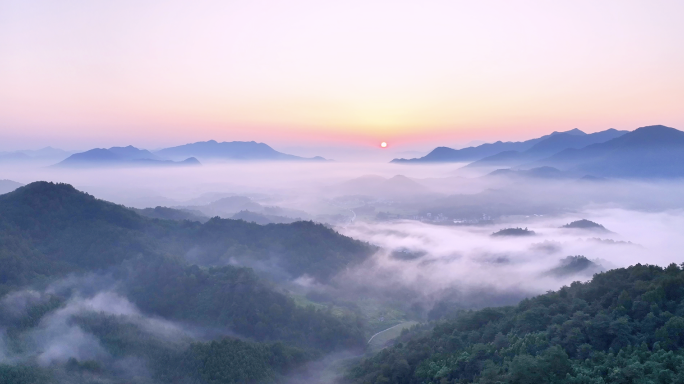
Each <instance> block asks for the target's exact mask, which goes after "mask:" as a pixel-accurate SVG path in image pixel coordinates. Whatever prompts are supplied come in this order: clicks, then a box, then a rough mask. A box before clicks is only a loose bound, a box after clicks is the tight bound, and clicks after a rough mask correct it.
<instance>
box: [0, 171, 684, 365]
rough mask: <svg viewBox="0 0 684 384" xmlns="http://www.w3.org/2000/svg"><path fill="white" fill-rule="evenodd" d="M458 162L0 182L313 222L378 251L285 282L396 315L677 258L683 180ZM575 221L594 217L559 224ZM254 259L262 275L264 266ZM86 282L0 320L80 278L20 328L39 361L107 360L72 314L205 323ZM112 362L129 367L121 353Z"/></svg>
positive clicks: (30, 294) (165, 329)
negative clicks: (507, 169)
mask: <svg viewBox="0 0 684 384" xmlns="http://www.w3.org/2000/svg"><path fill="white" fill-rule="evenodd" d="M461 167H462V164H446V165H445V164H440V165H429V166H402V165H397V164H377V163H374V164H362V163H342V162H325V163H224V164H205V165H204V166H202V167H188V168H97V169H95V168H91V169H79V170H69V169H59V168H52V167H42V168H37V167H33V168H31V167H24V168H14V169H9V168H7V169H3V170H2V173H1V174H0V179H7V180H13V181H16V182H19V183H23V184H27V183H30V182H33V181H37V180H46V181H54V182H64V183H69V184H72V185H74V186H75V187H76V188H77V189H79V190H82V191H85V192H88V193H90V194H92V195H94V196H96V197H98V198H101V199H103V200H108V201H112V202H115V203H118V204H122V205H125V206H128V207H133V208H138V209H143V208H153V207H156V206H165V207H171V208H175V209H178V210H182V211H183V212H186V213H189V214H192V215H193V216H192V217H193V218H197V219H198V220H202V219H205V220H206V219H208V218H209V217H211V216H215V215H218V216H221V217H225V218H231V217H234V215H240V214H243V215H244V214H245V211H250V212H252V213H255V214H259V215H261V216H259V217H260V218H259V220H263V221H264V222H260V224H265V223H268V222H275V223H277V222H291V221H294V220H298V219H305V220H314V221H319V222H323V223H325V224H327V225H329V226H331V227H333V228H335V229H336V230H337V231H339V232H340V233H342V234H344V235H347V236H350V237H353V238H355V239H359V240H362V241H365V242H368V243H371V244H374V245H376V246H378V247H379V248H378V249H379V250H378V251H377V253H375V254H374V255H373V256H372V257H371V258H370V259H368V260H366V261H365V262H363V263H362V264H360V265H356V266H353V267H351V268H348V269H347V270H345V271H343V272H342V273H340V274H338V275H337V276H335V277H334V278H332V279H331V280H330V281H316V280H315V279H313V278H311V277H309V276H289V277H288V278H290V281H288V282H285V287H286V288H287V289H289V290H292V291H293V292H296V293H297V294H305V295H307V297H309V298H310V299H312V300H316V298H319V299H321V300H322V301H327V302H333V303H340V302H345V301H347V302H349V301H351V302H355V301H361V300H362V299H363V300H376V302H380V301H383V300H386V301H388V302H393V304H391V305H388V307H392V308H394V309H400V310H402V311H404V313H405V314H406V317H404V319H406V318H412V319H414V320H418V321H420V320H425V319H428V318H431V315H430V312H431V311H432V310H433V308H435V307H436V305H438V304H440V303H444V302H448V303H450V305H452V306H453V307H456V308H477V307H483V306H489V305H505V304H513V303H515V302H517V301H518V300H520V299H522V298H524V297H528V296H531V295H535V294H539V293H543V292H545V291H547V290H553V289H557V288H559V287H561V286H563V285H567V284H570V283H572V282H573V281H577V280H582V281H584V280H588V279H590V278H591V276H592V274H593V273H596V272H599V271H601V270H606V269H610V268H615V267H624V266H628V265H632V264H636V263H642V264H645V263H648V264H658V265H662V266H664V265H667V264H669V263H671V262H675V263H680V262H681V261H682V260H681V254H680V250H681V249H683V248H684V238H683V237H682V236H681V233H683V232H684V211H683V210H682V209H681V207H683V206H684V183H683V182H680V181H656V180H649V181H625V180H604V179H601V180H598V179H596V180H585V179H581V180H580V179H578V178H577V177H554V178H541V177H528V176H520V175H504V176H501V175H499V176H492V175H487V171H479V173H473V171H468V173H464V171H463V170H462V169H461ZM239 217H247V220H250V219H249V217H251V216H239ZM581 219H586V220H590V221H591V222H593V223H597V224H598V225H599V226H597V224H593V223H592V224H591V225H592V226H593V227H591V226H590V227H589V228H563V226H564V225H566V224H569V223H571V222H575V221H578V220H581ZM288 220H289V221H288ZM601 226H602V227H601ZM505 229H509V231H508V232H507V231H504V232H501V233H499V235H497V236H495V235H494V233H496V232H498V231H500V230H505ZM575 256H583V258H578V257H575ZM186 257H189V255H186ZM228 262H231V263H232V262H235V260H233V259H231V260H226V263H228ZM250 266H252V267H255V265H250ZM255 268H256V269H257V270H259V268H261V269H262V271H260V272H259V273H262V274H264V271H267V272H265V274H266V275H268V273H270V272H268V271H269V268H270V267H268V266H266V267H264V266H261V267H259V266H256V267H255ZM272 269H275V268H272ZM271 272H272V271H271ZM273 273H275V272H273ZM281 273H282V271H281ZM272 277H273V276H272ZM88 278H89V277H88V276H81V277H78V278H77V280H73V279H76V278H75V277H70V278H67V279H64V280H62V281H61V282H57V283H53V284H52V285H51V286H50V287H48V288H47V290H46V291H44V292H43V291H36V290H34V289H33V288H31V289H27V290H24V291H18V292H14V293H12V294H10V295H7V296H5V297H4V298H3V299H2V302H0V306H2V307H3V308H4V311H5V313H6V315H7V316H11V313H12V311H21V310H22V308H23V307H25V306H26V302H29V301H40V300H43V299H44V297H45V294H46V292H47V291H48V290H51V289H52V290H55V289H62V288H60V287H63V286H69V284H71V286H77V287H78V289H76V290H75V291H73V292H72V293H70V294H69V295H66V296H67V297H69V301H68V302H67V304H66V305H64V306H63V307H61V308H60V309H58V310H56V311H55V312H53V313H51V314H49V315H48V317H46V318H45V319H43V321H42V323H41V327H40V328H39V330H38V331H36V332H33V333H31V334H29V336H28V337H29V338H32V339H31V340H32V341H31V340H29V341H30V342H31V343H32V345H33V347H34V348H35V353H36V354H37V360H38V362H39V363H40V364H44V365H47V364H50V363H51V362H53V361H65V360H66V359H68V358H70V357H76V358H78V359H90V358H96V359H100V360H101V359H111V356H107V355H106V352H104V350H103V349H102V348H101V347H100V346H99V345H98V342H97V340H96V339H95V338H93V337H92V336H91V335H90V334H88V333H87V332H84V331H83V330H82V329H81V328H80V327H79V326H78V325H76V324H75V323H74V321H73V319H74V318H77V317H79V316H80V317H82V316H86V315H87V314H88V313H105V314H111V315H117V316H120V318H121V319H123V320H125V322H130V323H134V324H136V325H137V326H138V327H139V328H141V329H144V330H145V332H148V333H149V334H150V335H151V336H149V337H155V338H159V339H160V340H163V341H164V342H172V343H181V344H184V343H188V342H189V340H196V339H198V338H200V339H201V338H202V336H201V335H202V334H206V332H208V331H207V330H196V329H195V330H192V329H190V328H188V327H187V326H182V325H179V324H174V323H171V322H168V321H166V320H163V319H155V318H151V317H146V316H145V315H143V314H141V313H140V311H138V310H137V309H136V308H135V307H134V306H133V305H132V304H131V303H130V302H128V301H127V300H126V299H125V298H123V297H121V296H119V295H118V294H117V285H116V284H117V283H116V282H114V281H112V282H107V281H99V282H98V284H95V285H94V287H91V288H87V289H86V288H84V287H88V286H89V284H88ZM91 278H92V277H91ZM101 278H102V277H101V276H100V277H98V279H101ZM78 279H80V280H78ZM74 281H77V282H76V283H74ZM280 282H282V279H281V281H280ZM74 284H75V285H74ZM22 303H24V304H22ZM397 303H399V304H397ZM22 305H23V307H22ZM383 313H384V312H383ZM368 316H369V317H372V316H376V314H374V313H373V314H370V315H368ZM377 317H378V318H380V321H382V318H381V317H380V315H377ZM381 326H382V325H378V327H381ZM160 332H162V333H163V334H160ZM212 332H213V333H214V334H229V332H230V330H219V331H216V330H213V331H212ZM171 334H175V336H173V337H171V336H170V335H171ZM0 335H2V332H0ZM3 343H4V341H3V340H2V338H0V361H5V362H8V361H10V360H12V361H16V360H17V359H21V357H17V356H13V357H11V358H10V357H8V356H6V355H5V353H4V350H5V348H4V347H3ZM117 364H120V365H121V366H122V367H125V368H122V370H127V371H131V370H133V368H131V367H132V365H134V364H133V362H129V361H119V362H117ZM135 369H137V370H138V371H141V372H142V371H144V369H145V368H144V366H140V367H137V368H135ZM141 374H143V375H144V372H143V373H141Z"/></svg>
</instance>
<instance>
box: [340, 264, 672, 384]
mask: <svg viewBox="0 0 684 384" xmlns="http://www.w3.org/2000/svg"><path fill="white" fill-rule="evenodd" d="M433 325H434V326H433V328H432V330H431V331H426V330H425V329H416V330H414V331H412V332H411V333H409V334H406V335H402V336H401V337H400V339H399V341H400V342H399V343H398V344H397V345H395V346H394V347H393V348H390V349H386V350H384V351H382V352H380V353H379V354H378V355H376V356H374V357H372V358H369V359H366V360H364V361H362V362H361V363H360V364H359V365H357V366H356V367H354V368H353V369H352V370H351V371H350V373H349V374H348V377H347V379H348V380H349V381H351V382H356V383H382V382H388V383H440V384H441V383H469V382H478V383H567V384H575V383H597V384H598V383H601V384H604V383H678V382H684V271H682V270H681V269H680V268H679V267H678V266H677V265H675V264H671V265H670V266H668V267H667V268H664V269H663V268H660V267H657V266H652V265H640V264H637V265H635V266H632V267H629V268H622V269H616V270H612V271H609V272H605V273H601V274H597V275H595V276H594V279H593V280H592V281H591V282H589V283H585V284H582V283H579V282H575V283H573V284H572V285H571V286H570V287H563V288H562V289H560V290H559V291H557V292H550V293H547V294H545V295H541V296H538V297H535V298H532V299H527V300H523V301H522V302H521V303H520V304H519V305H517V306H515V307H501V308H486V309H483V310H480V311H461V312H460V313H458V315H457V316H455V317H454V318H452V319H449V320H444V321H439V322H436V323H434V324H433ZM406 364H408V369H407V367H406Z"/></svg>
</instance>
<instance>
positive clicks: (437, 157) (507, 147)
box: [392, 128, 587, 163]
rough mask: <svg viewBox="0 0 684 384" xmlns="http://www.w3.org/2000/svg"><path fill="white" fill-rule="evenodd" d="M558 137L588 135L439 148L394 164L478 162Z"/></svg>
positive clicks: (574, 132) (575, 133)
mask: <svg viewBox="0 0 684 384" xmlns="http://www.w3.org/2000/svg"><path fill="white" fill-rule="evenodd" d="M556 135H564V136H580V137H581V136H585V135H587V134H586V133H584V132H582V131H580V130H579V129H577V128H575V129H572V130H569V131H566V132H553V133H551V134H549V135H545V136H542V137H538V138H536V139H531V140H527V141H515V142H511V141H509V142H503V141H497V142H495V143H487V144H482V145H478V146H477V147H468V148H463V149H453V148H448V147H437V148H435V149H434V150H432V152H430V153H428V154H427V155H425V156H424V157H420V158H415V159H394V160H392V163H440V162H442V163H457V162H468V161H476V160H479V159H482V158H485V157H487V156H493V155H496V154H499V153H501V152H505V151H516V152H523V151H526V150H528V149H530V148H532V147H533V146H534V145H535V144H537V143H539V142H541V141H543V140H546V139H548V138H551V137H553V136H556Z"/></svg>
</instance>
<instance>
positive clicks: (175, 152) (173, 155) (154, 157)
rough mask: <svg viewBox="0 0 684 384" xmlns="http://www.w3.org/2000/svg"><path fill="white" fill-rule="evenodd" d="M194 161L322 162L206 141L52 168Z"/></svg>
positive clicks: (120, 150)
mask: <svg viewBox="0 0 684 384" xmlns="http://www.w3.org/2000/svg"><path fill="white" fill-rule="evenodd" d="M20 155H22V156H25V155H23V154H20ZM198 158H199V159H202V160H203V161H204V160H242V161H255V160H261V161H326V159H324V158H322V157H320V156H316V157H312V158H305V157H299V156H294V155H288V154H285V153H281V152H278V151H276V150H275V149H273V148H271V147H269V146H268V145H266V144H264V143H257V142H254V141H232V142H222V143H219V142H216V141H214V140H210V141H200V142H197V143H191V144H185V145H181V146H178V147H171V148H165V149H161V150H159V151H156V152H154V153H152V152H150V151H148V150H146V149H138V148H136V147H134V146H132V145H129V146H127V147H112V148H107V149H105V148H95V149H91V150H89V151H85V152H80V153H75V154H73V155H71V156H69V157H68V158H66V159H65V160H63V161H61V162H60V163H58V164H56V165H57V166H60V167H88V166H188V165H201V163H200V161H199V160H198Z"/></svg>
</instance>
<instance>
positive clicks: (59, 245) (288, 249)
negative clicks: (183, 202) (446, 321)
mask: <svg viewBox="0 0 684 384" xmlns="http://www.w3.org/2000/svg"><path fill="white" fill-rule="evenodd" d="M372 252H374V248H373V247H371V246H369V245H367V244H365V243H361V242H358V241H356V240H353V239H350V238H347V237H344V236H342V235H340V234H338V233H336V232H335V231H333V230H331V229H330V228H328V227H325V226H323V225H320V224H315V223H313V222H296V223H292V224H271V225H265V226H260V225H257V224H254V223H248V222H245V221H242V220H228V219H220V218H212V219H210V220H209V221H207V222H206V223H199V222H193V221H188V220H181V221H178V220H176V221H174V220H163V219H151V218H147V217H143V216H140V215H139V214H138V213H136V212H135V211H133V210H130V209H128V208H125V207H122V206H119V205H115V204H112V203H108V202H105V201H102V200H98V199H96V198H94V197H92V196H90V195H88V194H85V193H82V192H79V191H77V190H76V189H74V188H73V187H71V186H70V185H67V184H53V183H46V182H37V183H32V184H29V185H27V186H25V187H22V188H19V189H17V190H16V191H14V192H11V193H8V194H5V195H2V196H0V265H2V268H0V331H1V332H0V357H3V356H4V357H5V358H3V360H4V361H8V359H9V361H14V362H16V363H19V362H20V363H21V364H9V365H8V364H5V365H0V383H41V382H46V383H47V382H69V383H72V382H84V383H85V382H99V380H105V381H113V382H163V383H169V382H177V383H186V382H187V383H247V382H269V381H277V380H278V379H279V378H280V377H282V375H284V374H286V373H287V372H290V371H292V370H295V369H298V367H301V366H302V364H304V363H305V362H307V361H309V360H311V359H313V358H317V357H319V356H321V355H322V354H324V353H328V352H332V351H338V350H357V351H362V350H363V348H364V347H365V338H364V324H363V321H362V320H361V318H360V317H359V316H357V315H356V314H355V313H353V312H351V311H345V312H343V313H339V311H337V312H336V313H333V312H332V311H331V310H330V309H327V308H325V307H322V306H318V307H314V306H313V305H308V306H305V305H301V304H297V303H296V302H295V301H294V300H293V298H291V297H290V296H289V295H288V294H287V292H284V291H282V290H281V289H279V288H278V287H277V286H275V285H274V284H272V283H270V282H269V281H268V280H267V279H264V278H262V277H260V276H258V275H257V274H256V273H255V272H254V271H253V270H252V269H250V268H247V267H241V266H237V265H233V264H236V263H234V262H233V263H232V264H231V265H227V264H228V263H227V261H228V259H231V260H233V261H234V260H240V259H241V260H246V261H250V260H252V261H254V260H257V261H259V260H268V261H273V262H274V263H275V264H276V265H278V266H279V267H280V268H281V269H282V270H284V271H286V272H288V273H291V274H292V275H293V276H298V275H302V274H308V275H309V276H312V277H314V278H325V277H327V276H330V275H331V274H334V273H336V272H337V271H338V270H339V269H341V268H345V267H346V266H348V265H351V264H353V263H355V262H359V261H362V260H364V259H365V258H366V257H368V256H369V255H370V254H371V253H372ZM60 279H61V280H60ZM55 284H57V285H55ZM70 284H71V285H70ZM97 292H105V293H107V294H110V295H114V297H116V298H119V299H118V300H119V302H113V303H111V304H107V303H106V304H105V306H108V305H109V306H114V307H116V306H117V305H118V306H121V305H123V307H124V309H123V311H124V312H126V311H128V312H130V310H128V309H126V308H128V307H127V305H130V304H128V303H129V302H130V303H131V304H132V305H135V308H136V310H139V311H140V313H137V312H133V313H125V314H122V315H117V314H112V313H105V312H102V313H96V312H92V311H85V312H83V311H82V310H80V309H79V308H80V307H79V305H81V304H80V303H82V302H83V300H85V298H87V297H92V296H93V295H94V294H96V293H97ZM122 303H123V304H122ZM114 312H116V311H114ZM74 327H76V328H74ZM169 327H170V329H172V330H173V331H172V332H170V333H169V334H166V333H163V332H162V333H160V332H161V331H162V330H164V329H166V328H169ZM70 332H71V333H70ZM73 332H76V336H74V334H73ZM60 333H65V334H68V335H70V336H71V337H72V338H71V339H69V340H74V342H75V343H76V346H68V345H67V346H65V345H63V344H60V342H59V340H60V339H59V336H60ZM93 337H94V339H92V338H93ZM46 339H49V340H51V343H52V344H50V345H44V344H45V343H46V342H45V341H44V340H46ZM55 340H56V341H55ZM79 340H80V341H79ZM79 342H81V343H85V345H79V344H78V343H79ZM64 348H67V349H68V348H72V349H74V352H73V353H74V354H75V355H79V354H80V355H83V357H82V358H71V359H69V360H68V361H66V362H62V363H59V361H60V360H59V359H57V360H54V359H52V360H46V361H41V359H47V358H48V357H49V356H52V355H55V356H58V355H60V353H61V352H60V351H61V349H64ZM84 351H85V352H84ZM86 352H87V353H86Z"/></svg>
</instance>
